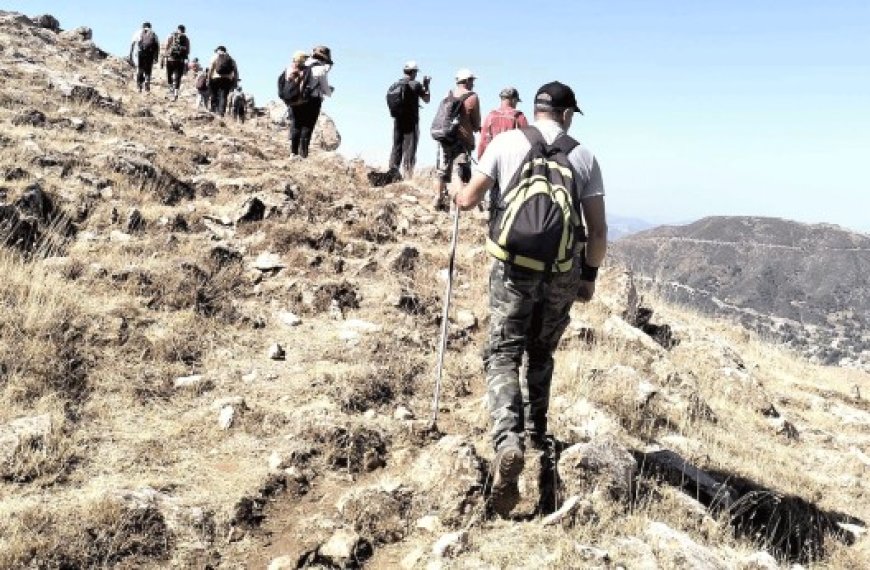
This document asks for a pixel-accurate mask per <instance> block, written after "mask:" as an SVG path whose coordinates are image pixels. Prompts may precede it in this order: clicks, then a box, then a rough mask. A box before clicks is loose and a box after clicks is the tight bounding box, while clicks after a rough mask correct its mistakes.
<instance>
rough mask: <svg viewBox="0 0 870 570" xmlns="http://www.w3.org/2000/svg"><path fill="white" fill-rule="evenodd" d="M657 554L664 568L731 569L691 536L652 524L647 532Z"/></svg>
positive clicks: (689, 569) (685, 569)
mask: <svg viewBox="0 0 870 570" xmlns="http://www.w3.org/2000/svg"><path fill="white" fill-rule="evenodd" d="M645 534H646V537H647V539H648V540H649V542H650V545H651V546H652V548H653V551H654V552H655V555H656V559H657V560H658V561H659V564H661V565H662V567H664V568H673V569H674V570H696V569H697V568H705V569H708V570H727V569H728V568H729V566H728V564H726V563H725V562H724V561H723V560H722V559H720V558H719V556H717V554H716V553H715V552H713V551H712V550H711V549H709V548H706V547H704V546H701V545H700V544H698V543H697V542H695V541H694V540H692V539H691V538H690V537H689V535H687V534H685V533H682V532H680V531H677V530H674V529H672V528H671V527H669V526H667V525H666V524H664V523H660V522H652V523H650V524H649V526H647V528H646V531H645Z"/></svg>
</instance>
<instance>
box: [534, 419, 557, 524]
mask: <svg viewBox="0 0 870 570" xmlns="http://www.w3.org/2000/svg"><path fill="white" fill-rule="evenodd" d="M529 440H530V443H531V446H532V449H533V455H534V457H535V458H536V459H537V461H538V504H537V506H536V508H535V512H536V513H537V514H539V515H548V514H550V513H553V512H555V511H556V509H557V508H558V507H559V473H558V470H557V462H558V455H557V450H556V441H555V439H554V438H553V436H551V435H547V436H544V437H542V438H534V437H530V438H529Z"/></svg>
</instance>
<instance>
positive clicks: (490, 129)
mask: <svg viewBox="0 0 870 570" xmlns="http://www.w3.org/2000/svg"><path fill="white" fill-rule="evenodd" d="M498 96H499V97H500V98H501V104H500V105H499V107H498V109H494V110H492V111H490V112H489V115H487V116H486V119H485V120H484V121H483V127H481V129H480V146H479V147H478V148H477V158H478V159H479V158H480V157H482V156H483V151H485V150H486V147H487V145H489V143H490V142H492V139H493V138H494V137H495V135H497V134H499V133H502V132H504V131H509V130H511V129H521V128H523V127H528V126H529V121H528V120H526V116H525V115H523V112H522V111H518V110H517V103H520V102H522V99H520V94H519V92H518V91H517V90H516V89H514V88H513V87H505V88H504V89H502V90H501V93H499V94H498Z"/></svg>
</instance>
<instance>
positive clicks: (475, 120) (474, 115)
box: [466, 93, 480, 133]
mask: <svg viewBox="0 0 870 570" xmlns="http://www.w3.org/2000/svg"><path fill="white" fill-rule="evenodd" d="M469 102H470V103H471V107H470V108H469V111H471V130H472V131H473V132H475V133H478V132H480V97H478V96H477V93H475V94H474V95H472V96H471V97H469V98H468V100H467V101H466V103H469Z"/></svg>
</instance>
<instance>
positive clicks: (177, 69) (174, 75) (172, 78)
mask: <svg viewBox="0 0 870 570" xmlns="http://www.w3.org/2000/svg"><path fill="white" fill-rule="evenodd" d="M182 75H184V61H176V60H174V59H167V60H166V83H168V84H169V85H170V86H171V87H172V88H173V89H181V76H182Z"/></svg>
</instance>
